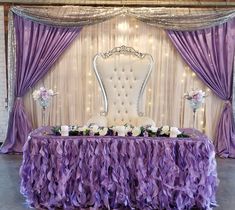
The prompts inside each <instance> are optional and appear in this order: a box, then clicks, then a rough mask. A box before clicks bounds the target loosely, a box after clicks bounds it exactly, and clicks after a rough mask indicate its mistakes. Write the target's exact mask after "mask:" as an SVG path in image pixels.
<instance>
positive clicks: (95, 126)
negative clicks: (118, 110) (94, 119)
mask: <svg viewBox="0 0 235 210" xmlns="http://www.w3.org/2000/svg"><path fill="white" fill-rule="evenodd" d="M91 130H92V132H93V133H99V126H98V125H92V127H91Z"/></svg>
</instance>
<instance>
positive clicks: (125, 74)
mask: <svg viewBox="0 0 235 210" xmlns="http://www.w3.org/2000/svg"><path fill="white" fill-rule="evenodd" d="M93 65H94V71H95V74H96V77H97V79H98V82H99V85H100V87H101V90H102V94H103V99H104V113H102V114H103V115H105V116H106V117H107V120H108V125H109V126H111V125H124V124H126V123H128V124H132V125H135V122H136V120H137V118H138V117H140V116H142V115H143V110H144V104H143V103H142V100H143V93H144V89H145V86H146V83H147V81H148V78H149V76H150V73H151V71H152V66H153V59H152V56H151V55H150V54H146V53H140V52H138V51H136V50H134V49H133V48H132V47H126V46H121V47H115V48H113V49H112V50H111V51H108V52H106V53H98V54H97V55H95V57H94V59H93Z"/></svg>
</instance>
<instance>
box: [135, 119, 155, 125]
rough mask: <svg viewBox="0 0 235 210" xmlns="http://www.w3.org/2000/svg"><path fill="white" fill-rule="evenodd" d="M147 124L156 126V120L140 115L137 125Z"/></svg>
mask: <svg viewBox="0 0 235 210" xmlns="http://www.w3.org/2000/svg"><path fill="white" fill-rule="evenodd" d="M147 125H150V126H156V124H155V122H154V121H153V120H152V119H151V118H149V117H139V118H138V119H137V126H139V127H141V126H147Z"/></svg>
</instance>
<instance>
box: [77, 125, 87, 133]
mask: <svg viewBox="0 0 235 210" xmlns="http://www.w3.org/2000/svg"><path fill="white" fill-rule="evenodd" d="M85 130H88V127H87V126H86V125H85V126H83V127H79V128H78V131H82V132H83V131H85Z"/></svg>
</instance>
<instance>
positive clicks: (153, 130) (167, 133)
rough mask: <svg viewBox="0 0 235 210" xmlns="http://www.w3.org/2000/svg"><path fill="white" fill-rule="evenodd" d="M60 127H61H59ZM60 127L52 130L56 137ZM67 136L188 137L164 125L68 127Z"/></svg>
mask: <svg viewBox="0 0 235 210" xmlns="http://www.w3.org/2000/svg"><path fill="white" fill-rule="evenodd" d="M61 127H62V126H61ZM61 127H60V126H57V127H54V128H53V129H52V131H53V132H54V133H55V134H56V135H61ZM69 135H71V136H106V135H108V136H134V137H137V136H147V137H172V138H177V137H182V138H183V137H189V136H188V135H187V134H184V133H183V132H181V131H180V130H179V129H178V128H177V127H170V126H168V125H164V126H162V127H160V128H157V127H155V126H146V127H134V126H131V125H121V126H112V127H99V126H98V125H95V124H93V125H91V126H70V127H69Z"/></svg>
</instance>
